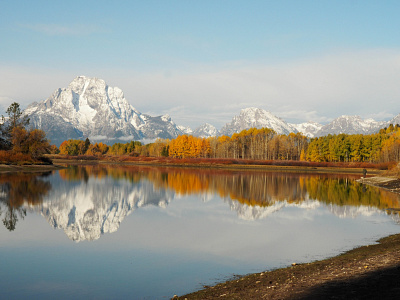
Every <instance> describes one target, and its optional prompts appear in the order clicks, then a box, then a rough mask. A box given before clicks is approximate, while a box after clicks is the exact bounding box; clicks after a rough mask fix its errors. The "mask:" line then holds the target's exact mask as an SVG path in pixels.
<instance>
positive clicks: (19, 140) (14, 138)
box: [0, 102, 51, 165]
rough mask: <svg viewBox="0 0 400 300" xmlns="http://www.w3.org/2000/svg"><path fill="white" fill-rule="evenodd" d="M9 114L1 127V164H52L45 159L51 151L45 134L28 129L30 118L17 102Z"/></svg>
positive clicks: (12, 105)
mask: <svg viewBox="0 0 400 300" xmlns="http://www.w3.org/2000/svg"><path fill="white" fill-rule="evenodd" d="M7 114H8V117H7V118H4V116H2V120H1V125H0V133H1V136H0V164H16V165H30V164H50V163H51V161H50V160H49V159H47V158H46V157H44V154H47V153H49V152H50V149H51V147H50V143H49V141H48V140H47V138H46V134H45V132H44V131H43V130H39V129H28V125H29V118H27V117H26V116H23V114H22V112H21V109H20V107H19V104H18V103H16V102H14V103H12V104H11V105H10V106H9V107H8V109H7Z"/></svg>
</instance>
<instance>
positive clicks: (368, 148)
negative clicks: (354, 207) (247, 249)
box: [0, 102, 400, 163]
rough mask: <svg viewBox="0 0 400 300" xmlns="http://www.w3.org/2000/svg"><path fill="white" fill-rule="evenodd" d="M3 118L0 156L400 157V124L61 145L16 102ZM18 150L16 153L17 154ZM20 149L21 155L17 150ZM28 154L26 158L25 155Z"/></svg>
mask: <svg viewBox="0 0 400 300" xmlns="http://www.w3.org/2000/svg"><path fill="white" fill-rule="evenodd" d="M7 114H8V118H7V119H5V118H4V117H2V122H1V124H0V133H1V137H0V150H7V153H5V152H4V151H2V152H0V161H1V160H4V158H5V157H6V156H7V155H10V153H11V154H12V155H14V156H15V158H16V159H28V158H32V159H38V158H40V157H42V156H43V154H46V153H53V154H57V153H60V154H63V155H71V156H76V155H89V156H103V155H117V156H121V155H131V156H150V157H171V158H178V159H180V158H181V159H184V158H216V159H218V158H219V159H224V158H229V159H245V160H287V161H310V162H370V163H382V162H392V161H400V126H399V125H398V124H397V125H395V126H394V125H392V124H391V125H389V126H388V127H386V128H383V129H381V130H380V131H379V132H378V133H374V134H369V135H363V134H353V135H349V134H333V135H331V134H329V135H327V136H323V137H318V138H311V139H310V138H307V137H306V136H304V135H303V134H302V133H290V134H287V135H285V134H277V133H276V132H275V131H274V130H272V129H269V128H260V129H257V128H250V129H246V130H243V131H241V132H239V133H234V134H233V135H232V136H226V135H223V136H219V137H209V138H200V137H194V136H191V135H181V136H178V137H177V138H175V139H170V140H163V139H158V140H156V141H155V142H154V143H150V144H146V145H142V144H141V143H140V142H138V141H129V142H127V143H115V144H113V145H112V146H109V145H107V144H105V143H101V142H99V143H94V144H92V143H91V142H90V140H89V139H88V138H86V140H76V139H70V140H67V141H64V142H63V143H62V144H61V145H60V147H56V146H55V145H50V141H49V140H47V138H46V135H45V132H44V131H42V130H39V129H32V128H31V129H28V125H29V118H28V117H26V116H23V113H22V112H21V110H20V107H19V104H18V103H15V102H14V103H13V104H11V105H10V107H9V108H8V109H7ZM17 154H18V155H19V156H18V155H17ZM21 155H25V156H21ZM27 157H28V158H27Z"/></svg>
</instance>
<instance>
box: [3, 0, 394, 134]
mask: <svg viewBox="0 0 400 300" xmlns="http://www.w3.org/2000/svg"><path fill="white" fill-rule="evenodd" d="M399 14H400V2H399V1H321V0H319V1H266V0H264V1H233V0H232V1H218V0H215V1H114V2H111V1H99V0H97V1H82V0H81V1H18V0H14V1H8V0H3V1H1V2H0V41H1V42H0V79H1V80H0V106H1V110H2V111H3V112H4V109H5V108H7V107H8V105H10V104H11V103H12V102H13V101H16V102H19V103H20V104H21V105H22V107H26V106H27V105H28V104H29V103H31V102H33V101H41V100H44V99H46V98H47V97H49V96H50V95H51V93H52V92H53V91H54V90H55V89H57V88H59V87H66V86H67V85H68V84H69V82H71V81H72V80H73V78H75V77H76V76H79V75H86V76H93V77H98V78H102V79H104V80H105V81H106V82H107V83H108V84H109V85H111V86H118V87H120V88H121V89H122V90H123V91H124V94H125V97H126V99H127V100H128V101H129V102H130V103H131V104H132V105H133V106H134V107H135V108H136V109H137V110H139V111H140V112H143V113H149V114H151V115H161V114H165V113H168V114H169V115H170V116H171V117H172V119H173V120H174V121H175V122H176V123H177V124H179V125H185V126H191V127H192V128H195V127H197V126H199V125H201V124H203V123H205V122H208V123H211V124H213V125H216V126H217V127H218V128H220V127H221V126H222V125H223V124H225V123H227V122H228V121H230V120H231V119H232V117H233V116H234V115H237V114H239V112H240V109H242V108H246V107H252V106H254V107H259V108H263V109H266V110H269V111H271V112H272V113H274V114H275V115H277V116H279V117H281V118H283V119H285V120H287V121H289V122H296V123H299V122H304V121H307V120H313V121H317V122H321V123H326V122H328V121H330V120H332V119H333V118H336V117H339V116H340V115H360V116H361V117H363V118H369V117H372V118H375V119H377V120H389V119H390V118H392V117H393V116H395V115H397V114H398V113H400V101H398V100H399V96H400V85H399V82H400V39H399V38H398V29H400V18H399V17H398V16H399Z"/></svg>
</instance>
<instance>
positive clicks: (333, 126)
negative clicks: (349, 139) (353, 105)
mask: <svg viewBox="0 0 400 300" xmlns="http://www.w3.org/2000/svg"><path fill="white" fill-rule="evenodd" d="M385 124H386V122H377V121H374V120H372V119H367V120H363V119H362V118H361V117H360V116H346V115H343V116H341V117H339V118H336V119H334V120H333V121H332V122H331V123H329V124H327V125H325V126H323V127H322V128H321V129H320V130H319V131H318V132H317V133H316V135H317V136H324V135H328V134H341V133H346V134H371V133H373V132H376V131H378V130H379V129H380V128H382V127H385Z"/></svg>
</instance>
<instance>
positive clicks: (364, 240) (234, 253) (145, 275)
mask: <svg viewBox="0 0 400 300" xmlns="http://www.w3.org/2000/svg"><path fill="white" fill-rule="evenodd" d="M360 176H361V174H360V175H340V174H310V173H307V174H303V173H295V172H286V173H284V172H264V171H227V170H210V169H200V168H191V169H190V168H186V169H185V168H156V167H137V166H113V165H105V166H102V165H94V166H68V168H67V169H63V170H59V171H54V172H47V173H43V174H26V173H18V174H13V173H9V174H0V218H1V219H2V224H0V255H1V260H0V289H1V295H2V298H4V299H23V298H30V299H34V298H37V299H50V298H51V299H54V298H57V299H71V298H74V299H87V298H91V299H125V298H130V299H168V298H171V297H172V296H173V295H174V294H178V295H181V294H185V293H188V292H192V291H195V290H197V289H200V288H202V287H203V285H212V284H215V283H217V282H220V281H224V280H227V279H230V278H232V277H233V276H235V275H244V274H248V273H254V272H261V271H265V270H271V269H274V268H279V267H284V266H287V265H290V264H291V263H293V262H296V263H304V262H310V261H314V260H319V259H323V258H326V257H330V256H334V255H337V254H339V253H341V252H344V251H346V250H349V249H352V248H354V247H356V246H360V245H366V244H372V243H374V242H375V241H376V240H377V239H379V238H381V237H384V236H387V235H390V234H394V233H399V232H400V226H399V225H400V218H399V215H398V214H397V213H394V212H393V211H392V210H390V208H399V207H400V199H399V197H398V195H396V194H393V193H389V192H386V191H384V190H380V189H377V188H374V187H369V186H363V185H362V184H359V183H357V182H355V180H356V179H358V178H360Z"/></svg>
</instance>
